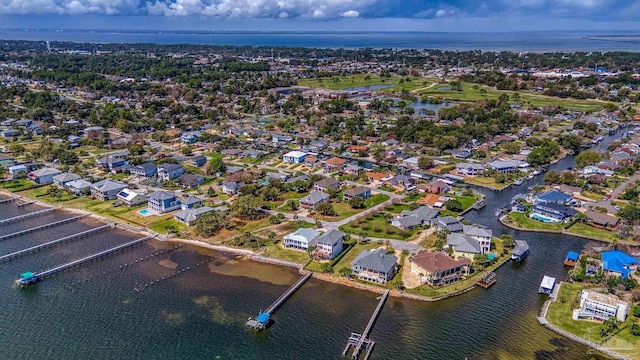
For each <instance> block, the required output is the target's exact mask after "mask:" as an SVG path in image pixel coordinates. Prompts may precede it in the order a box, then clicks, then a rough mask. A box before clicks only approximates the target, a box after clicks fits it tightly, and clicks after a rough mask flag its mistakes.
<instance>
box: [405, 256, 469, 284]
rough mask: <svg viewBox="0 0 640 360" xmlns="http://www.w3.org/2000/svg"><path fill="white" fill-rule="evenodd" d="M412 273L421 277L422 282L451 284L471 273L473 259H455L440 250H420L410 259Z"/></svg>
mask: <svg viewBox="0 0 640 360" xmlns="http://www.w3.org/2000/svg"><path fill="white" fill-rule="evenodd" d="M409 263H410V265H411V273H412V274H414V275H416V276H418V277H419V278H420V283H421V284H429V285H431V286H441V285H447V284H451V283H453V282H456V281H458V280H460V279H462V278H463V277H464V276H466V275H468V274H469V271H470V268H471V260H470V259H467V258H462V259H459V260H455V259H453V258H451V257H449V256H447V255H445V254H443V253H440V252H427V251H420V252H419V253H417V254H416V255H415V256H414V257H412V258H411V259H409Z"/></svg>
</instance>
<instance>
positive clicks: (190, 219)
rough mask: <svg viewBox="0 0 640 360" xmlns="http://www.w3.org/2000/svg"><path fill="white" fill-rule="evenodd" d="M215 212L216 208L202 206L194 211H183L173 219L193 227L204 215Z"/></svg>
mask: <svg viewBox="0 0 640 360" xmlns="http://www.w3.org/2000/svg"><path fill="white" fill-rule="evenodd" d="M215 211H216V209H215V208H212V207H209V206H201V207H199V208H194V209H182V210H180V211H178V212H177V213H175V214H174V215H173V218H174V219H176V220H177V221H179V222H181V223H183V224H186V225H187V226H193V225H195V223H196V221H198V219H200V218H201V217H202V215H204V214H207V213H210V212H215Z"/></svg>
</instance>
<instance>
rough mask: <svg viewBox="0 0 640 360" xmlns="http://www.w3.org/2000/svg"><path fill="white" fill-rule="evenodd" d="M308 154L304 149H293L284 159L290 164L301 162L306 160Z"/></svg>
mask: <svg viewBox="0 0 640 360" xmlns="http://www.w3.org/2000/svg"><path fill="white" fill-rule="evenodd" d="M306 156H307V153H304V152H302V151H291V152H288V153H286V154H285V155H284V156H283V157H282V160H284V162H286V163H288V164H301V163H303V162H304V158H305V157H306Z"/></svg>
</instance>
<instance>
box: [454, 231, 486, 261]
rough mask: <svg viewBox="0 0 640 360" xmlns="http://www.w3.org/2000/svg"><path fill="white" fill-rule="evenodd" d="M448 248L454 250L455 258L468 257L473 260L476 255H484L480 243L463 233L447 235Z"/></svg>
mask: <svg viewBox="0 0 640 360" xmlns="http://www.w3.org/2000/svg"><path fill="white" fill-rule="evenodd" d="M447 246H448V247H449V248H451V249H453V256H454V257H455V258H460V257H466V258H468V259H470V260H473V258H474V257H475V256H476V255H480V254H482V248H481V247H480V242H479V241H478V240H476V239H474V238H472V237H471V236H469V235H465V234H463V233H451V234H447Z"/></svg>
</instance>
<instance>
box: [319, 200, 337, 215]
mask: <svg viewBox="0 0 640 360" xmlns="http://www.w3.org/2000/svg"><path fill="white" fill-rule="evenodd" d="M318 212H319V213H320V214H321V215H324V216H336V215H338V213H336V210H335V209H334V208H333V204H332V203H330V202H323V203H321V204H320V205H318Z"/></svg>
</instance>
